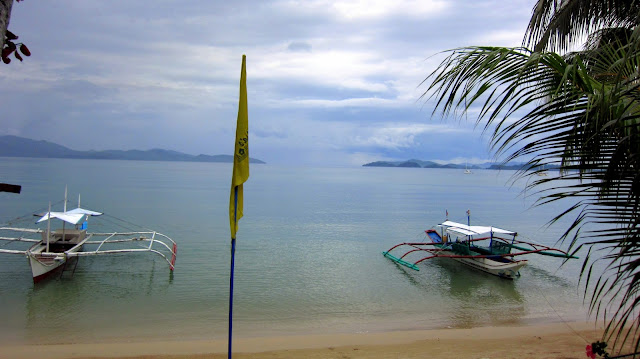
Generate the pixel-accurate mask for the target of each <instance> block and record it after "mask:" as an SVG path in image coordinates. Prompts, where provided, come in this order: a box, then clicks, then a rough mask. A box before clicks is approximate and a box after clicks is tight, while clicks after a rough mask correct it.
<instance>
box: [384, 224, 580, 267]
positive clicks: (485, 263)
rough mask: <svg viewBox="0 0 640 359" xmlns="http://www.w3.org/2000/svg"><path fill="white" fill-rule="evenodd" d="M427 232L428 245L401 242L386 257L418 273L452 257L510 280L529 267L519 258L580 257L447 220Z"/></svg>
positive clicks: (491, 229) (513, 235)
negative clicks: (422, 267) (425, 265)
mask: <svg viewBox="0 0 640 359" xmlns="http://www.w3.org/2000/svg"><path fill="white" fill-rule="evenodd" d="M425 233H426V236H427V240H428V242H427V241H425V242H416V243H400V244H397V245H395V246H393V247H391V248H390V249H389V250H388V251H386V252H382V254H383V255H384V256H385V257H387V258H389V259H391V260H392V261H394V262H395V263H398V264H401V265H403V266H406V267H408V268H411V269H414V270H420V268H419V267H418V264H419V263H421V262H423V261H426V260H428V259H433V258H449V259H453V260H455V261H457V262H460V263H462V264H465V265H467V266H469V267H472V268H475V269H478V270H481V271H483V272H486V273H489V274H493V275H495V276H498V277H501V278H506V279H514V278H516V277H519V276H520V269H521V268H522V267H524V266H525V265H527V260H525V259H521V260H517V259H515V258H514V257H516V256H521V255H525V254H532V253H535V254H540V255H545V256H553V257H560V258H578V257H576V256H573V255H570V254H568V253H567V252H565V251H563V250H560V249H557V248H552V247H548V246H545V245H542V244H538V243H533V242H525V241H520V240H517V239H516V236H517V233H516V232H514V231H510V230H506V229H501V228H497V227H488V226H471V225H469V224H462V223H456V222H452V221H449V220H446V221H445V222H443V223H441V224H439V225H437V226H436V229H428V230H426V231H425ZM482 243H484V244H485V245H481V244H482ZM392 251H394V254H391V252H392ZM416 256H417V257H416ZM409 258H414V259H415V260H409ZM416 258H417V259H416Z"/></svg>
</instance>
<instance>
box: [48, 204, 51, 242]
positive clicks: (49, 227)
mask: <svg viewBox="0 0 640 359" xmlns="http://www.w3.org/2000/svg"><path fill="white" fill-rule="evenodd" d="M49 237H51V202H49V212H47V252H49Z"/></svg>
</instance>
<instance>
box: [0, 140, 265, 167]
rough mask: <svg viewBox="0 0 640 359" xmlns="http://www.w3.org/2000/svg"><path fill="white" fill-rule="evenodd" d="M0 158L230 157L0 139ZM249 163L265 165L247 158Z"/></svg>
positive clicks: (201, 159) (215, 159)
mask: <svg viewBox="0 0 640 359" xmlns="http://www.w3.org/2000/svg"><path fill="white" fill-rule="evenodd" d="M0 157H36V158H75V159H92V160H139V161H183V162H226V163H232V162H233V156H232V155H214V156H209V155H197V156H193V155H188V154H186V153H182V152H177V151H171V150H162V149H153V150H148V151H141V150H128V151H122V150H105V151H76V150H72V149H69V148H67V147H64V146H61V145H58V144H55V143H52V142H48V141H35V140H31V139H28V138H23V137H17V136H0ZM249 162H250V163H265V162H263V161H261V160H258V159H255V158H249Z"/></svg>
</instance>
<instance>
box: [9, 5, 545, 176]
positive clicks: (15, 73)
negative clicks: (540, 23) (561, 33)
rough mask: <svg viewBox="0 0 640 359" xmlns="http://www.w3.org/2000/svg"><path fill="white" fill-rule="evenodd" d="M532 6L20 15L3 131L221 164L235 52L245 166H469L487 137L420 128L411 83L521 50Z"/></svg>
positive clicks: (425, 109)
mask: <svg viewBox="0 0 640 359" xmlns="http://www.w3.org/2000/svg"><path fill="white" fill-rule="evenodd" d="M363 4H364V5H365V6H363ZM533 4H534V0H514V1H497V0H478V1H467V0H455V1H454V0H449V1H445V0H441V1H416V0H402V1H401V0H398V1H381V0H378V1H369V2H361V1H348V0H347V1H330V0H308V1H295V0H274V1H257V0H255V1H251V0H242V1H233V2H229V1H210V0H191V1H177V0H153V1H152V0H139V1H126V0H110V1H103V0H67V1H64V2H53V1H48V2H42V1H26V2H20V3H16V4H15V5H14V6H13V13H12V18H11V23H10V26H9V28H10V29H11V30H12V31H13V32H15V33H17V34H18V35H19V36H20V40H21V41H24V42H25V43H26V44H27V45H28V46H29V48H30V49H31V52H32V54H33V55H32V56H31V57H30V58H27V59H26V60H25V61H24V62H23V63H19V62H17V61H14V62H12V63H11V64H10V65H7V66H0V98H2V106H3V109H4V110H3V116H2V117H1V118H0V134H14V135H19V136H24V137H30V138H35V139H46V140H50V141H55V142H58V143H61V144H64V145H68V146H69V147H71V148H74V149H79V150H88V149H109V148H122V149H131V148H138V149H149V148H168V149H173V150H178V151H183V152H187V153H191V154H199V153H204V154H219V153H229V152H231V151H232V147H233V133H234V126H235V120H236V114H237V101H238V81H239V73H240V61H241V56H242V54H246V55H247V76H248V79H247V83H248V92H249V116H250V118H249V121H250V136H252V137H251V141H252V143H251V150H252V157H257V158H261V159H264V160H265V161H267V162H270V163H287V164H288V163H291V162H292V161H295V162H297V163H303V164H309V165H354V164H358V161H362V160H364V159H368V160H369V159H370V160H375V159H376V158H380V159H390V158H397V159H407V158H422V159H430V158H439V159H446V158H447V156H450V157H451V158H454V157H465V156H469V157H471V156H476V157H477V156H478V153H486V150H487V149H486V147H487V146H486V139H484V138H482V137H481V135H480V133H479V132H478V131H473V130H472V127H473V126H472V124H466V123H462V124H460V123H459V121H448V122H443V121H441V120H440V119H439V118H437V119H433V120H432V119H431V118H430V117H431V107H430V104H429V103H427V104H423V103H422V102H420V101H418V98H419V96H420V95H421V94H422V91H424V89H421V88H419V87H418V85H419V83H420V82H421V81H422V80H423V79H424V78H425V77H426V75H427V74H428V73H429V72H430V71H431V70H432V69H433V68H434V66H435V65H436V64H437V61H438V59H439V58H441V56H440V57H439V55H437V53H438V52H439V51H443V50H446V49H451V48H455V47H459V46H464V45H481V44H494V45H512V46H517V45H519V44H520V41H521V38H522V35H523V33H524V28H525V26H526V24H527V22H528V19H529V16H530V13H531V9H532V6H533ZM434 55H435V56H434ZM431 56H433V57H431ZM452 143H457V144H458V145H456V146H451V147H450V148H449V149H448V150H447V151H444V150H443V148H444V147H446V145H447V144H452ZM461 143H462V144H464V145H460V144H461ZM292 146H293V147H294V148H295V151H292V150H291V148H292Z"/></svg>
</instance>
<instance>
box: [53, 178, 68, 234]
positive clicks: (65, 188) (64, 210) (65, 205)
mask: <svg viewBox="0 0 640 359" xmlns="http://www.w3.org/2000/svg"><path fill="white" fill-rule="evenodd" d="M49 211H51V210H49ZM62 213H65V214H66V213H67V186H66V185H65V186H64V209H63V210H62ZM65 224H66V221H64V220H63V221H62V240H63V241H64V227H65Z"/></svg>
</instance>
